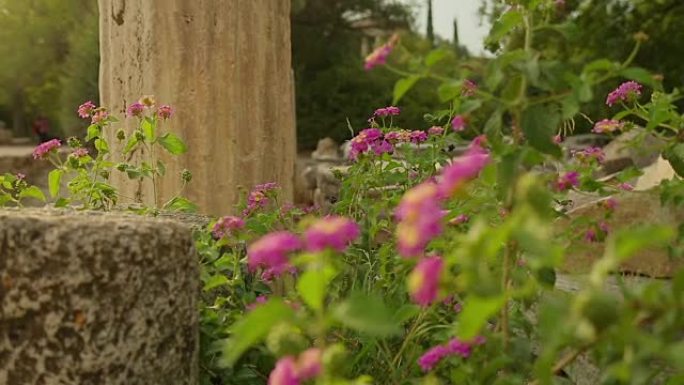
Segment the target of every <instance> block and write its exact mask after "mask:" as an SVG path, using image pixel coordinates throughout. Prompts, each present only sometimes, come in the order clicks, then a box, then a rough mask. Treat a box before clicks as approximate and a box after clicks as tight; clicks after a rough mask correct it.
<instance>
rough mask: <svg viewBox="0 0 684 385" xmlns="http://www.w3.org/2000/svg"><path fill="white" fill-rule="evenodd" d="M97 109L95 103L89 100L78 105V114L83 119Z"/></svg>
mask: <svg viewBox="0 0 684 385" xmlns="http://www.w3.org/2000/svg"><path fill="white" fill-rule="evenodd" d="M94 109H95V104H94V103H93V102H91V101H90V100H88V101H87V102H85V103H83V104H81V105H80V106H78V116H79V117H81V118H82V119H86V118H88V117H89V116H90V114H91V113H92V112H93V110H94Z"/></svg>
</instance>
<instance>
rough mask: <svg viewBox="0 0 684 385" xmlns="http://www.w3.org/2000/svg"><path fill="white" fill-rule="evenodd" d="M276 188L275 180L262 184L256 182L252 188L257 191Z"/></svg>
mask: <svg viewBox="0 0 684 385" xmlns="http://www.w3.org/2000/svg"><path fill="white" fill-rule="evenodd" d="M277 188H278V183H276V182H266V183H263V184H258V185H256V186H254V190H258V191H270V190H275V189H277Z"/></svg>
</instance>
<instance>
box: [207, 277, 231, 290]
mask: <svg viewBox="0 0 684 385" xmlns="http://www.w3.org/2000/svg"><path fill="white" fill-rule="evenodd" d="M228 282H229V280H228V277H226V276H225V275H222V274H216V275H212V276H211V277H209V279H207V281H206V282H205V283H204V287H203V288H202V290H203V291H209V290H211V289H215V288H217V287H220V286H223V285H225V284H227V283H228Z"/></svg>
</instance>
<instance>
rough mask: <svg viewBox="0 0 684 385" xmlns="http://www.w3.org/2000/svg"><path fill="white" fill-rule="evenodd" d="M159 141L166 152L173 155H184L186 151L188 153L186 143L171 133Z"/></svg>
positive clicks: (161, 137)
mask: <svg viewBox="0 0 684 385" xmlns="http://www.w3.org/2000/svg"><path fill="white" fill-rule="evenodd" d="M158 141H159V144H160V145H161V146H162V147H164V149H166V151H168V152H170V153H171V154H173V155H180V154H184V153H185V152H186V151H188V147H187V146H186V145H185V142H183V140H181V138H179V137H178V136H176V135H174V134H172V133H170V132H168V133H166V134H164V135H162V136H160V137H159V139H158Z"/></svg>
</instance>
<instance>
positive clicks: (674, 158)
mask: <svg viewBox="0 0 684 385" xmlns="http://www.w3.org/2000/svg"><path fill="white" fill-rule="evenodd" d="M663 158H665V160H667V161H668V162H670V165H671V166H672V168H673V169H674V170H675V172H676V173H677V175H679V176H680V177H684V143H677V144H675V145H674V146H672V147H669V148H667V149H666V150H665V151H663Z"/></svg>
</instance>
